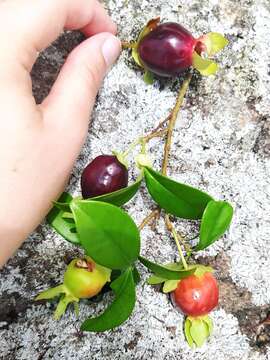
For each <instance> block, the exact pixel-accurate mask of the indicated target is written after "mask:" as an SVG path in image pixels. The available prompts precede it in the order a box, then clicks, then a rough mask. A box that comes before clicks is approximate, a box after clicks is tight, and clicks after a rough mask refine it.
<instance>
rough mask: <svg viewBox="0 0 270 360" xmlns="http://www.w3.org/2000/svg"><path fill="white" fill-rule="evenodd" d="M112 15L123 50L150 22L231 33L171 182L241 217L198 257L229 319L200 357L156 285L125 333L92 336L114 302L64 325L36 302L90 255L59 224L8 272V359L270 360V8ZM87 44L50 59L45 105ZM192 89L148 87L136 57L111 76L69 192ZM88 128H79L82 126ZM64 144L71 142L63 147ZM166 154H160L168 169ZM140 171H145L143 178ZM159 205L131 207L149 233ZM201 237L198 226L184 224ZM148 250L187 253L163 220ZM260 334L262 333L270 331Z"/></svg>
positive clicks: (179, 129)
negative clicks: (95, 319) (225, 204)
mask: <svg viewBox="0 0 270 360" xmlns="http://www.w3.org/2000/svg"><path fill="white" fill-rule="evenodd" d="M106 6H107V8H108V10H109V12H110V13H111V15H112V17H113V18H114V20H115V21H116V22H117V24H118V26H119V35H120V37H121V38H122V39H125V40H128V39H133V38H134V37H136V36H137V34H138V31H139V30H140V29H141V28H142V26H143V25H144V24H145V23H146V21H147V20H148V19H150V18H153V17H156V16H158V15H161V18H162V20H163V21H166V20H171V21H177V22H179V23H181V24H183V25H185V26H186V27H187V28H189V29H191V30H192V32H193V33H194V34H195V35H200V34H202V33H205V32H209V31H218V32H221V33H224V34H225V35H226V36H227V38H228V39H229V40H230V46H229V47H228V48H227V49H226V50H225V51H224V52H223V53H222V54H221V55H220V56H219V57H218V62H219V63H220V65H221V70H220V71H219V73H218V74H217V76H216V77H211V78H200V77H199V76H195V77H194V80H193V82H192V84H191V88H190V91H189V93H188V96H187V99H186V102H185V106H184V108H183V110H182V111H181V114H180V116H179V120H178V122H177V125H176V131H175V134H174V139H173V150H172V156H171V159H170V165H169V173H170V175H171V176H172V177H173V178H175V179H177V180H179V181H181V182H186V183H188V184H191V185H193V186H197V187H200V188H201V189H203V190H206V191H208V192H209V193H210V194H212V195H213V196H214V197H216V198H218V199H226V200H228V201H230V202H231V203H232V204H233V206H234V209H235V216H234V221H233V225H232V226H231V229H230V231H229V233H228V234H226V236H224V238H223V239H222V240H220V241H219V242H218V243H216V244H215V245H213V246H212V247H211V248H209V249H208V250H206V251H203V252H200V253H199V254H198V257H199V260H200V261H201V262H204V263H207V264H212V265H213V266H214V267H215V268H216V272H217V276H218V278H219V280H220V290H221V301H220V307H219V308H218V309H217V310H215V311H214V312H213V318H214V321H215V331H214V334H213V336H212V338H211V339H210V341H209V342H208V343H207V344H205V345H204V346H203V347H202V348H201V349H199V350H196V351H194V350H190V349H189V347H188V346H187V344H186V343H185V341H184V336H183V332H182V326H183V317H182V315H181V314H179V313H178V312H177V311H176V310H175V309H174V308H173V306H172V305H171V303H170V301H169V300H168V298H167V296H165V295H164V294H162V293H160V292H158V291H157V289H154V288H152V287H149V286H147V285H145V283H144V280H145V278H146V276H147V273H146V271H145V270H144V269H143V268H140V271H141V273H142V276H143V280H142V282H141V283H140V285H139V286H138V289H137V297H138V301H137V305H136V308H135V311H134V313H133V315H132V317H131V318H130V320H129V321H127V322H126V323H125V324H124V325H123V326H122V327H120V328H118V329H116V330H114V331H109V332H106V333H104V334H82V333H80V332H79V330H78V329H79V324H80V323H81V322H82V320H83V319H84V318H85V317H86V316H90V315H93V314H95V313H97V312H100V311H102V309H103V308H104V306H105V305H106V303H107V302H109V301H110V296H109V295H107V296H105V298H104V301H103V302H101V303H93V302H90V301H88V302H87V301H84V302H82V303H81V307H80V309H81V311H80V316H79V318H78V319H77V318H76V317H75V316H74V314H73V313H72V311H68V312H67V314H66V315H65V316H64V317H63V319H62V320H60V321H59V322H55V321H54V320H53V319H52V312H53V309H54V307H55V304H54V303H50V304H49V303H47V304H35V303H34V302H33V298H34V296H35V295H36V294H37V293H38V292H39V291H40V290H42V289H45V288H47V287H49V286H53V285H55V284H57V283H59V282H60V281H61V279H62V275H63V272H64V268H65V266H66V264H67V263H68V262H69V261H70V259H71V258H72V257H74V256H76V255H78V250H77V249H75V248H73V247H72V246H71V245H69V244H68V243H66V242H64V240H63V239H62V238H61V237H60V236H58V235H57V234H56V233H55V232H54V231H52V230H51V229H50V228H49V227H48V226H47V225H46V224H43V225H41V226H40V227H39V228H38V229H37V231H36V232H35V233H34V234H32V235H31V236H30V237H29V238H28V239H27V241H26V242H25V244H24V245H23V246H22V248H21V249H20V250H19V251H18V254H17V255H16V256H15V257H14V258H12V259H11V260H10V261H9V263H8V264H7V265H6V267H5V268H4V269H3V270H2V271H1V273H0V279H1V280H0V294H1V295H0V348H1V352H0V358H1V359H5V360H15V359H20V360H24V359H31V360H41V359H55V360H58V359H68V360H72V359H80V360H84V359H100V360H101V359H102V360H109V359H110V360H111V359H113V360H114V359H115V360H117V359H121V360H123V359H125V360H126V359H157V360H161V359H164V360H165V359H168V360H169V359H170V360H171V359H185V360H188V359H190V358H192V359H194V360H199V359H200V360H201V359H205V360H214V359H217V358H218V359H219V360H240V359H250V360H253V359H254V360H255V359H260V360H266V359H270V329H269V326H268V328H267V326H266V325H265V326H264V325H260V323H261V322H263V320H264V319H265V318H267V316H269V311H270V307H269V306H268V304H269V303H270V290H269V289H270V260H269V252H270V220H269V214H270V180H269V179H270V125H269V123H270V122H269V116H270V36H269V34H270V3H269V1H268V0H239V1H234V0H222V1H218V0H209V1H206V0H200V1H199V0H197V1H196V0H183V1H179V0H170V1H167V0H153V1H150V0H140V1H139V0H108V1H106ZM81 40H82V36H81V35H79V34H74V33H73V34H72V33H65V34H63V35H62V36H61V37H60V38H59V39H58V40H57V41H56V42H55V43H54V44H53V45H52V46H51V47H50V48H49V49H47V50H46V51H45V52H43V53H42V54H41V55H40V57H39V59H38V61H37V63H36V65H35V67H34V69H33V74H32V75H33V90H34V93H35V96H36V99H37V101H38V102H40V101H42V99H43V98H44V96H45V95H46V94H47V93H48V91H49V89H50V86H51V84H52V83H53V81H54V79H55V78H56V75H57V72H58V70H59V67H60V65H61V64H62V63H63V62H64V59H65V57H66V56H67V54H68V52H69V51H70V50H71V49H72V48H73V47H74V46H76V45H77V44H78V43H79V42H80V41H81ZM181 81H182V79H180V80H172V81H171V80H170V81H168V80H166V81H164V80H163V81H158V80H157V81H156V82H155V84H154V86H146V85H145V84H144V82H143V80H142V74H141V72H140V71H139V70H138V69H137V68H136V66H134V64H133V61H132V60H131V59H130V55H129V53H128V52H123V54H122V55H121V57H120V59H119V61H118V63H117V64H116V65H115V66H114V67H113V69H112V70H111V72H110V73H109V74H108V76H107V78H106V80H105V82H104V85H103V87H102V89H101V90H100V93H99V96H98V99H97V103H96V106H95V110H94V113H93V116H92V124H91V126H90V128H89V135H88V138H87V141H86V144H85V146H84V148H83V149H82V152H81V154H80V156H79V159H78V161H77V163H76V165H75V166H74V171H73V174H72V176H71V180H70V184H69V190H70V191H71V192H72V193H74V194H78V193H79V176H80V173H81V171H82V169H83V167H84V166H85V165H86V164H87V162H88V161H89V160H90V159H92V158H93V157H95V156H96V155H98V154H100V153H110V152H111V150H112V149H118V150H123V149H125V148H126V147H127V146H128V144H130V143H131V142H132V140H133V139H135V138H137V137H138V136H140V135H142V134H143V133H147V132H149V131H150V130H151V129H152V128H153V127H154V126H156V125H157V124H158V123H159V121H160V120H161V119H163V118H165V117H166V116H167V114H168V113H169V111H170V109H171V108H172V106H173V103H174V101H175V96H176V93H177V89H178V88H179V86H180V84H181ZM74 120H76V119H74ZM63 141H65V140H64V139H63ZM162 147H163V142H162V141H161V140H153V141H152V142H151V143H150V152H151V155H152V158H153V159H155V161H154V165H155V167H156V168H159V167H160V164H161V159H162ZM135 176H136V173H135V172H132V174H131V179H135ZM152 206H153V204H152V202H151V200H149V197H148V196H147V194H146V191H145V190H144V189H142V191H141V192H140V193H139V194H138V195H137V196H136V198H135V199H134V200H133V201H131V202H130V203H129V204H128V206H127V207H126V209H127V210H128V211H129V213H130V215H131V216H132V217H133V218H134V220H135V221H136V222H137V223H138V224H139V223H140V221H141V220H142V219H143V218H144V216H145V215H147V214H148V208H151V207H152ZM176 224H177V228H178V229H179V230H180V231H182V232H183V233H185V234H187V235H188V236H191V235H193V234H194V233H196V231H197V229H196V227H194V225H193V224H191V223H190V222H186V221H177V223H176ZM142 252H143V253H144V254H146V255H147V256H149V257H150V258H152V259H155V260H157V261H160V262H162V261H164V262H165V261H169V260H172V259H174V255H175V254H176V250H175V247H174V244H173V241H172V239H171V238H170V237H169V235H168V233H167V232H166V231H165V228H164V224H163V222H162V220H160V222H159V223H158V225H157V228H156V230H155V231H152V230H151V229H150V228H146V229H145V230H144V231H143V232H142ZM259 325H260V326H259Z"/></svg>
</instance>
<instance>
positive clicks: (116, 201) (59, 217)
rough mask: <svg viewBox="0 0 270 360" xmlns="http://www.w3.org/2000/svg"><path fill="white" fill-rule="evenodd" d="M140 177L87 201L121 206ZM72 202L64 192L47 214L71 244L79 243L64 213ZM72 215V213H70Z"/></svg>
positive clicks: (129, 197) (71, 224) (57, 229)
mask: <svg viewBox="0 0 270 360" xmlns="http://www.w3.org/2000/svg"><path fill="white" fill-rule="evenodd" d="M141 182H142V179H141V178H140V179H138V180H137V181H136V182H135V183H134V184H132V185H130V186H128V187H126V188H123V189H120V190H118V191H114V192H112V193H109V194H105V195H101V196H97V197H95V198H91V199H89V200H87V201H102V202H105V203H110V204H113V205H116V206H122V205H124V204H126V203H127V202H128V201H129V200H131V199H132V198H133V197H134V196H135V194H136V193H137V191H138V190H139V187H140V185H141ZM72 202H73V197H72V196H71V195H70V194H69V193H66V192H64V193H63V194H62V195H61V197H60V198H59V199H58V201H57V202H55V203H54V207H53V208H52V210H51V211H50V212H49V214H48V215H47V222H48V223H49V225H50V226H52V227H53V228H54V229H55V230H56V231H57V232H58V233H59V234H60V235H62V236H63V238H64V239H65V240H67V241H69V242H71V243H72V244H75V245H80V240H79V237H78V234H77V230H76V226H75V222H74V220H72V218H67V217H66V213H68V212H71V209H70V204H71V203H72ZM71 215H72V214H71Z"/></svg>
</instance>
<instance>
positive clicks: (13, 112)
mask: <svg viewBox="0 0 270 360" xmlns="http://www.w3.org/2000/svg"><path fill="white" fill-rule="evenodd" d="M64 29H68V30H75V29H76V30H78V29H80V30H82V31H83V32H84V34H86V35H87V36H88V38H87V39H86V40H85V41H84V42H82V43H81V44H80V45H79V46H77V48H75V49H74V50H73V51H72V52H71V54H70V55H69V56H68V58H67V60H66V62H65V64H64V66H63V68H62V69H61V72H60V74H59V76H58V78H57V80H56V82H55V84H54V86H53V88H52V90H51V92H50V94H49V95H48V97H47V98H46V99H45V100H44V101H43V103H42V104H40V105H37V104H36V102H35V100H34V98H33V95H32V84H31V78H30V75H29V72H30V71H31V68H32V66H33V64H34V62H35V61H36V59H37V56H38V53H39V52H40V51H41V50H43V49H45V48H46V47H47V46H49V45H50V43H51V42H53V41H54V40H55V39H56V38H57V37H58V36H59V34H60V33H61V32H62V31H63V30H64ZM115 33H116V26H115V24H114V23H113V22H112V20H111V19H110V17H109V16H108V14H107V13H106V11H105V10H104V8H103V7H102V6H101V4H100V3H99V2H98V1H96V0H76V1H74V0H45V1H44V0H0V64H1V66H0V99H1V102H0V104H1V106H0V199H1V206H0V267H2V266H3V265H4V264H5V262H6V261H7V259H8V258H9V257H11V256H12V255H13V254H14V252H15V251H16V249H18V248H19V246H20V245H21V244H22V242H23V241H24V240H25V239H26V238H27V236H28V235H29V234H30V233H31V232H32V231H33V230H34V229H35V228H36V227H37V226H38V224H40V222H41V221H42V219H43V218H44V217H45V216H46V214H47V213H48V211H49V209H50V207H51V204H52V201H53V200H55V199H57V197H58V196H59V194H60V193H61V192H62V191H63V189H64V188H65V185H66V183H67V181H68V178H69V176H70V173H71V171H72V167H73V165H74V162H75V160H76V158H77V156H78V154H79V152H80V149H81V147H82V145H83V143H84V140H85V136H86V134H87V131H88V126H89V119H90V114H91V110H92V107H93V105H94V102H95V97H96V94H97V91H98V89H99V87H100V85H101V83H102V80H103V78H104V76H105V74H106V72H107V71H108V70H109V68H110V66H111V65H112V64H113V63H114V62H115V60H116V59H117V57H118V56H119V53H120V49H121V45H120V42H119V40H118V39H117V38H116V37H115V36H114V35H113V34H115Z"/></svg>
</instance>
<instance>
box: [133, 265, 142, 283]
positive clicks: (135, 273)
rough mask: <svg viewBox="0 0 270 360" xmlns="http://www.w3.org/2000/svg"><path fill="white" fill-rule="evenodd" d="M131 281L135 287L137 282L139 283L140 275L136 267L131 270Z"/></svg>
mask: <svg viewBox="0 0 270 360" xmlns="http://www.w3.org/2000/svg"><path fill="white" fill-rule="evenodd" d="M133 279H134V283H135V284H136V285H137V284H139V282H140V281H141V275H140V273H139V271H138V270H137V268H136V267H134V269H133Z"/></svg>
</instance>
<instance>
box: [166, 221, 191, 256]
mask: <svg viewBox="0 0 270 360" xmlns="http://www.w3.org/2000/svg"><path fill="white" fill-rule="evenodd" d="M165 225H166V228H167V230H168V231H169V232H172V231H173V224H172V222H171V220H170V217H169V215H168V214H166V215H165ZM178 240H179V241H180V242H181V244H182V245H183V246H184V248H185V252H186V254H187V257H188V258H189V257H190V255H191V248H190V246H189V245H188V244H187V243H186V242H185V240H184V239H183V236H182V235H180V234H178Z"/></svg>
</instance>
